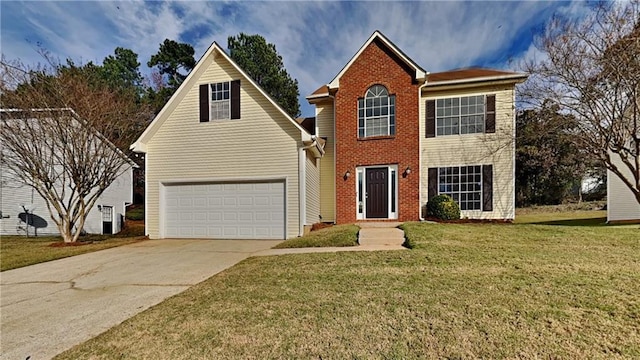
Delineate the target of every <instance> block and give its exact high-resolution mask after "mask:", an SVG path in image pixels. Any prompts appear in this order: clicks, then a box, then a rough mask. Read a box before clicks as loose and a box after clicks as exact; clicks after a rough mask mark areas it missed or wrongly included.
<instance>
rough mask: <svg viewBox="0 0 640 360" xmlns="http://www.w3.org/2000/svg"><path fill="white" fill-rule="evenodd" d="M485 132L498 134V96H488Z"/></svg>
mask: <svg viewBox="0 0 640 360" xmlns="http://www.w3.org/2000/svg"><path fill="white" fill-rule="evenodd" d="M484 128H485V132H486V133H495V132H496V96H495V95H487V105H486V108H485V125H484Z"/></svg>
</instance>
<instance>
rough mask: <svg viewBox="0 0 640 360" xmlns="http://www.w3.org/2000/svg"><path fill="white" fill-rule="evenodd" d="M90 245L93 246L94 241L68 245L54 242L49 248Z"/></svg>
mask: <svg viewBox="0 0 640 360" xmlns="http://www.w3.org/2000/svg"><path fill="white" fill-rule="evenodd" d="M89 244H93V241H76V242H72V243H66V242H64V241H63V242H54V243H53V244H49V247H53V248H59V247H67V246H82V245H89Z"/></svg>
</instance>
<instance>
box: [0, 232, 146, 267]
mask: <svg viewBox="0 0 640 360" xmlns="http://www.w3.org/2000/svg"><path fill="white" fill-rule="evenodd" d="M142 239H143V237H141V236H135V237H108V236H105V235H89V236H83V237H81V238H80V240H79V241H81V245H79V246H62V247H52V245H59V244H60V243H62V238H61V237H59V236H39V237H29V238H27V237H24V236H2V238H0V271H5V270H10V269H15V268H19V267H23V266H27V265H33V264H38V263H41V262H45V261H51V260H56V259H61V258H65V257H69V256H74V255H80V254H84V253H88V252H92V251H98V250H103V249H108V248H111V247H115V246H121V245H125V244H131V243H134V242H137V241H141V240H142Z"/></svg>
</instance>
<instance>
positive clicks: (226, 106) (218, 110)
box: [209, 81, 231, 120]
mask: <svg viewBox="0 0 640 360" xmlns="http://www.w3.org/2000/svg"><path fill="white" fill-rule="evenodd" d="M210 86H211V101H210V102H209V106H210V107H211V115H210V119H211V120H224V119H230V108H231V104H230V101H229V99H230V96H229V94H230V91H229V82H226V81H225V82H222V83H216V84H210Z"/></svg>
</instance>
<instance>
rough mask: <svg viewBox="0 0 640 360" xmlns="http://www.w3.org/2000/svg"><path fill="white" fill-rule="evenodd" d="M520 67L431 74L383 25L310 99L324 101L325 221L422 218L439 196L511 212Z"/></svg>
mask: <svg viewBox="0 0 640 360" xmlns="http://www.w3.org/2000/svg"><path fill="white" fill-rule="evenodd" d="M526 77H527V75H525V74H521V73H513V72H505V71H496V70H489V69H463V70H453V71H447V72H441V73H428V72H426V71H425V70H423V69H422V68H421V67H420V66H419V65H417V64H416V63H415V62H414V61H413V60H411V59H410V58H408V57H407V56H406V55H405V54H404V53H403V52H402V51H401V50H400V49H398V48H397V47H396V46H395V45H394V44H393V43H392V42H391V41H389V39H387V38H386V37H385V36H384V35H382V34H381V33H380V32H378V31H376V32H374V33H373V35H371V37H370V38H369V39H368V40H367V41H366V42H365V43H364V45H363V46H362V47H361V48H360V50H358V52H357V53H356V54H355V55H354V56H353V58H351V60H350V61H349V62H348V63H347V64H346V65H345V66H344V68H343V69H342V70H341V71H340V72H339V73H338V74H337V75H336V76H335V77H334V78H333V79H332V80H331V81H330V82H329V83H328V84H327V85H323V86H321V87H320V88H319V89H318V90H316V91H315V92H314V93H313V94H311V95H309V96H308V97H307V100H308V101H309V102H310V103H311V104H314V105H315V107H316V128H317V132H316V133H317V134H318V135H319V136H321V137H324V138H326V140H327V142H326V145H325V156H324V157H323V158H322V159H321V161H320V174H321V177H320V186H321V191H320V193H321V197H320V215H321V216H322V220H323V221H331V222H336V223H349V222H355V221H360V220H398V221H408V220H419V219H421V218H423V217H424V208H425V205H426V202H427V201H428V200H429V199H430V198H431V197H433V196H435V195H438V194H447V195H450V196H452V197H453V198H454V200H456V202H458V204H459V205H460V208H461V212H462V217H469V218H480V219H513V218H514V210H515V202H514V193H515V190H514V186H515V185H514V169H515V158H514V153H515V152H514V151H515V133H514V132H515V127H514V122H515V100H514V96H515V95H514V94H515V92H514V90H515V84H517V83H519V82H522V81H524V80H525V79H526Z"/></svg>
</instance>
